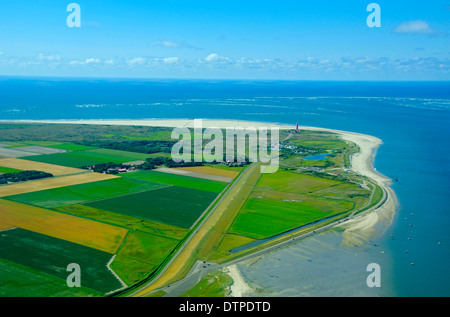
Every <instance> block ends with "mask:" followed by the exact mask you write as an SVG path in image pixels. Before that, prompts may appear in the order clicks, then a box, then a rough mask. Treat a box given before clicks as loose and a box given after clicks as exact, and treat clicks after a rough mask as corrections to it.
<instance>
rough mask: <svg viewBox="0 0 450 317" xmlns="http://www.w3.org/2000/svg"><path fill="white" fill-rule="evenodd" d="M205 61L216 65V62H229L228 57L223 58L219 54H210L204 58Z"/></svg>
mask: <svg viewBox="0 0 450 317" xmlns="http://www.w3.org/2000/svg"><path fill="white" fill-rule="evenodd" d="M205 61H206V62H209V63H217V62H222V63H223V62H230V59H229V58H228V57H223V56H220V55H219V54H216V53H212V54H209V55H208V56H206V58H205Z"/></svg>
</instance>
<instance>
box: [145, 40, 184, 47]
mask: <svg viewBox="0 0 450 317" xmlns="http://www.w3.org/2000/svg"><path fill="white" fill-rule="evenodd" d="M149 45H150V46H161V47H169V48H179V47H180V46H181V45H180V43H177V42H175V41H171V40H163V41H157V42H151V43H149Z"/></svg>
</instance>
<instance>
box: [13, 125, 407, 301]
mask: <svg viewBox="0 0 450 317" xmlns="http://www.w3.org/2000/svg"><path fill="white" fill-rule="evenodd" d="M21 122H40V123H64V124H68V123H72V124H100V125H102V124H107V125H135V126H153V127H172V128H175V127H188V128H193V127H194V121H193V120H192V119H163V120H160V119H148V120H51V121H50V120H49V121H43V120H39V121H21ZM202 127H203V128H206V127H215V128H234V127H240V128H249V127H251V128H260V127H266V128H272V127H277V128H279V129H294V128H295V126H294V125H286V124H277V123H264V122H252V121H239V120H209V119H202ZM299 128H300V129H302V130H313V131H327V132H334V133H337V134H339V135H340V136H341V138H343V139H344V140H347V141H350V142H353V143H355V144H357V145H358V146H359V148H360V152H359V153H357V154H355V155H353V156H352V158H351V167H350V168H351V170H352V171H354V172H356V173H359V174H360V175H364V176H367V177H369V178H370V179H372V180H373V181H375V182H376V183H377V184H378V185H380V187H382V188H383V189H384V191H385V193H386V195H387V197H386V199H385V201H384V203H383V204H382V205H381V206H378V207H377V208H376V212H365V213H362V214H361V215H357V216H355V217H353V218H352V219H351V220H349V221H347V222H344V223H342V224H340V225H339V227H340V228H341V229H343V232H342V237H343V243H344V244H348V245H362V244H364V243H365V242H367V241H368V240H369V239H370V238H371V237H373V235H374V234H381V233H382V232H383V230H384V229H386V228H388V227H389V225H390V224H391V222H392V220H393V218H394V214H395V211H396V209H397V206H398V202H397V198H396V195H395V193H394V191H393V190H392V189H391V187H390V186H391V184H392V180H391V179H389V178H388V177H386V176H384V175H382V174H381V173H379V172H378V171H376V169H375V168H374V166H373V162H374V158H375V155H376V152H377V149H378V147H379V146H380V145H382V144H383V142H382V140H381V139H379V138H377V137H374V136H370V135H365V134H360V133H354V132H348V131H340V130H333V129H326V128H318V127H309V126H299ZM225 272H227V273H228V274H229V275H230V277H231V278H232V279H233V281H234V283H233V285H232V287H231V294H230V295H231V296H234V297H242V296H245V294H246V293H247V294H249V293H251V288H250V287H249V286H248V284H247V283H246V282H245V280H244V279H243V277H242V275H241V274H240V272H239V270H238V268H237V267H236V265H232V266H229V267H227V268H225Z"/></svg>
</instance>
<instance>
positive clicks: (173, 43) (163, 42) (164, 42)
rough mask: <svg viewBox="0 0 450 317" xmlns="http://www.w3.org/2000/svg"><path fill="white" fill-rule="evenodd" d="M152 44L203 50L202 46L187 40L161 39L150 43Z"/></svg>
mask: <svg viewBox="0 0 450 317" xmlns="http://www.w3.org/2000/svg"><path fill="white" fill-rule="evenodd" d="M148 45H150V46H159V47H164V48H187V49H193V50H201V48H198V47H195V46H192V45H190V44H188V43H185V42H177V41H172V40H160V41H155V42H150V43H148Z"/></svg>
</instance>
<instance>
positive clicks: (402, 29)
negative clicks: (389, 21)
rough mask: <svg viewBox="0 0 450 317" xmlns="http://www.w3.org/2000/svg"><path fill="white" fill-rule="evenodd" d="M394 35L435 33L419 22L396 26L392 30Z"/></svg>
mask: <svg viewBox="0 0 450 317" xmlns="http://www.w3.org/2000/svg"><path fill="white" fill-rule="evenodd" d="M393 31H394V32H395V33H400V34H432V33H435V31H434V30H433V29H432V28H431V27H430V25H429V24H428V23H427V22H425V21H421V20H415V21H408V22H403V23H402V24H400V25H399V26H397V27H396V28H395V29H394V30H393Z"/></svg>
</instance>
